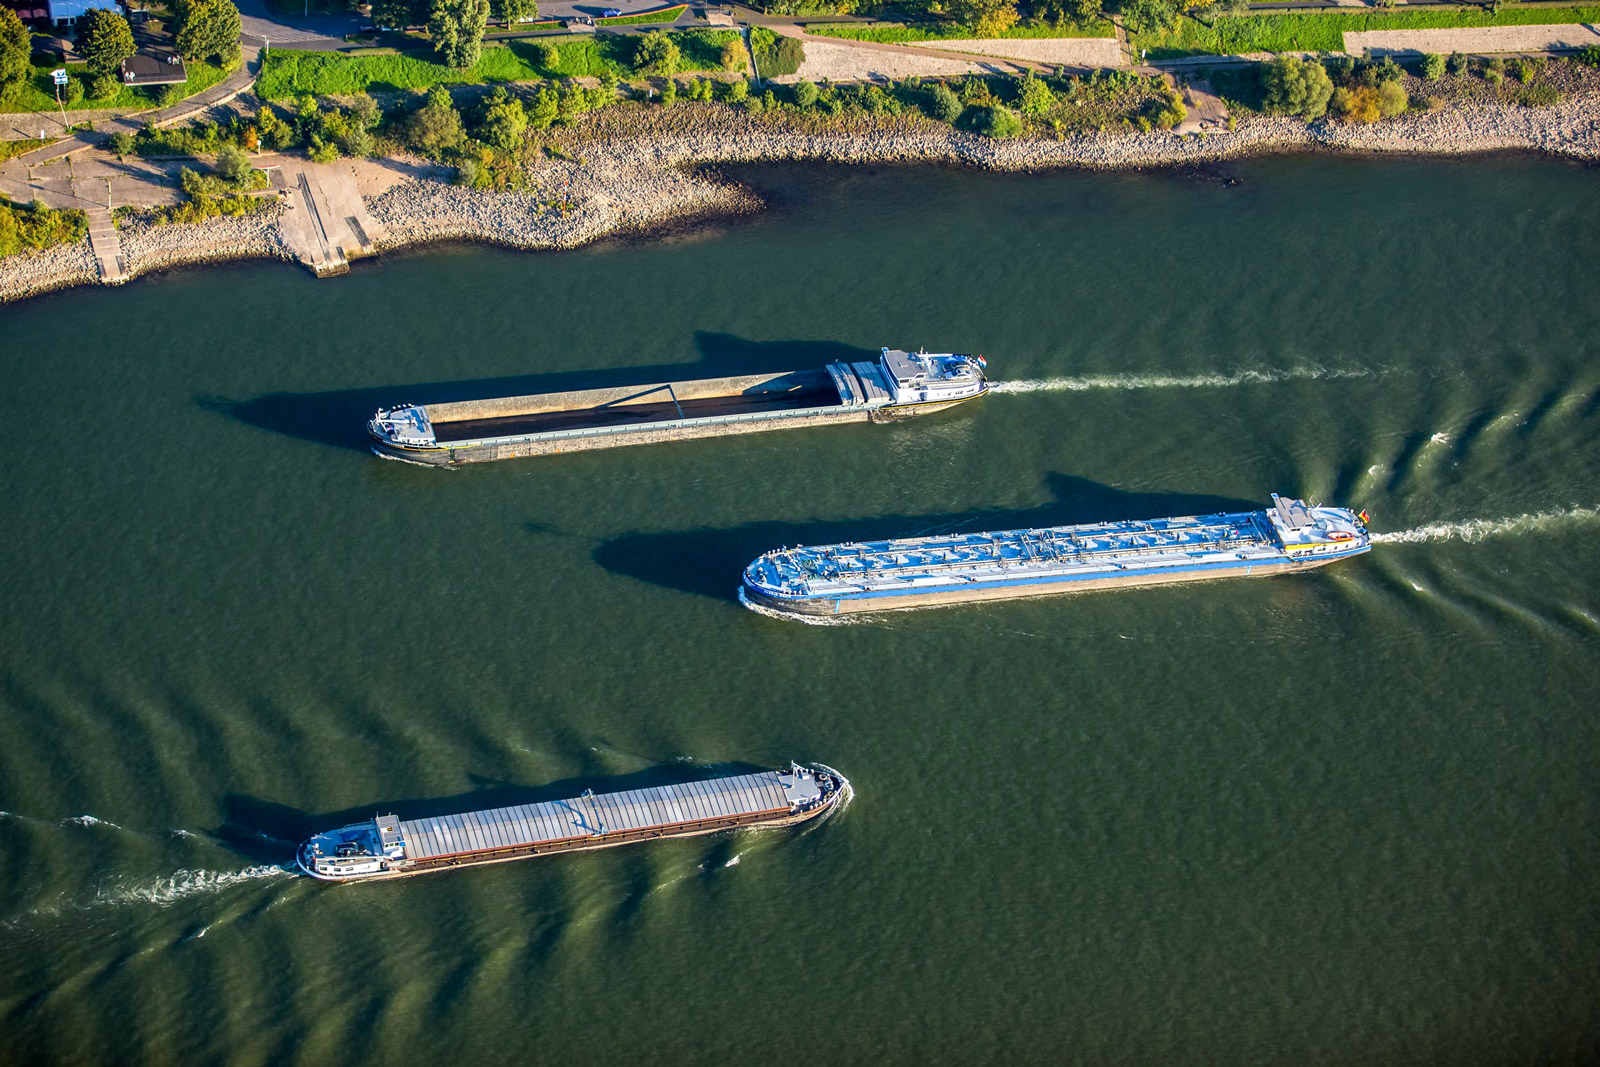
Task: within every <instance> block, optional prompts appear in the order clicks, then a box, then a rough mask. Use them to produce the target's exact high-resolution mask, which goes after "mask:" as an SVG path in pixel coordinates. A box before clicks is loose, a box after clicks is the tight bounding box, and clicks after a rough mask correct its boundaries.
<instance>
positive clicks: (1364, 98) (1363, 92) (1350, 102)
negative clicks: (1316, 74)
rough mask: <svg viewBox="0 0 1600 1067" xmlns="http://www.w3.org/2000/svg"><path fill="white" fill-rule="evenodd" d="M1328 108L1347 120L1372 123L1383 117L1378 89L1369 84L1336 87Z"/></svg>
mask: <svg viewBox="0 0 1600 1067" xmlns="http://www.w3.org/2000/svg"><path fill="white" fill-rule="evenodd" d="M1328 108H1329V110H1331V111H1332V112H1333V113H1334V114H1335V115H1338V116H1339V117H1340V118H1341V119H1344V120H1345V121H1346V122H1362V123H1372V122H1377V121H1378V119H1379V118H1380V117H1382V113H1381V112H1380V111H1379V110H1378V90H1376V89H1374V88H1372V87H1371V86H1368V85H1358V86H1356V87H1355V88H1354V89H1345V88H1342V87H1341V88H1338V89H1335V90H1334V91H1333V96H1332V97H1330V98H1329V100H1328Z"/></svg>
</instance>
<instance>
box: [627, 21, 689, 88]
mask: <svg viewBox="0 0 1600 1067" xmlns="http://www.w3.org/2000/svg"><path fill="white" fill-rule="evenodd" d="M682 62H683V54H682V53H681V52H680V51H678V46H677V44H676V43H675V42H674V41H673V40H672V38H670V37H668V36H667V35H666V34H665V33H663V32H661V31H660V30H651V31H650V32H649V33H647V34H644V35H643V36H641V37H640V38H639V41H638V43H637V44H636V45H634V49H633V69H634V70H636V71H638V72H639V73H641V74H665V75H667V76H668V77H671V76H672V75H674V74H676V73H678V65H679V64H680V63H682Z"/></svg>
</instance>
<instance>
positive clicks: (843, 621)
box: [739, 586, 867, 626]
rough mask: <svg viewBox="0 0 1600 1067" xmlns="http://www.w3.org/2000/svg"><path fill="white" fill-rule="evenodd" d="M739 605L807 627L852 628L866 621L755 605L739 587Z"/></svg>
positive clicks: (770, 617) (845, 616) (854, 617)
mask: <svg viewBox="0 0 1600 1067" xmlns="http://www.w3.org/2000/svg"><path fill="white" fill-rule="evenodd" d="M739 603H741V604H743V605H744V606H745V607H747V608H749V609H750V610H751V611H753V612H755V613H756V614H757V615H765V616H766V617H767V618H769V619H782V620H783V621H785V622H803V623H805V624H806V625H807V626H853V625H854V624H856V623H858V622H866V621H867V620H866V619H864V618H862V617H861V616H859V615H802V614H800V613H799V612H798V611H779V610H777V609H776V608H769V607H767V606H766V605H765V604H757V603H756V602H754V601H753V600H751V599H750V598H749V597H747V596H745V595H744V586H740V587H739Z"/></svg>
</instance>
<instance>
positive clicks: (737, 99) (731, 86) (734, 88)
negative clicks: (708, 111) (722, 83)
mask: <svg viewBox="0 0 1600 1067" xmlns="http://www.w3.org/2000/svg"><path fill="white" fill-rule="evenodd" d="M749 95H750V83H749V82H747V81H745V80H744V79H743V78H740V79H739V80H738V81H731V82H728V84H727V88H725V89H724V90H723V97H722V99H724V100H726V101H727V102H728V103H730V104H738V103H743V101H744V99H745V98H746V97H748V96H749Z"/></svg>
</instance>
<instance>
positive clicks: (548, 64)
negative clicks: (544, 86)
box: [533, 41, 561, 71]
mask: <svg viewBox="0 0 1600 1067" xmlns="http://www.w3.org/2000/svg"><path fill="white" fill-rule="evenodd" d="M533 61H534V63H535V65H537V66H538V67H540V68H541V69H543V70H547V71H553V70H555V69H556V68H557V67H559V66H561V49H559V48H557V47H556V46H555V45H553V44H551V43H550V42H549V41H540V42H538V43H537V44H535V45H534V46H533Z"/></svg>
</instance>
